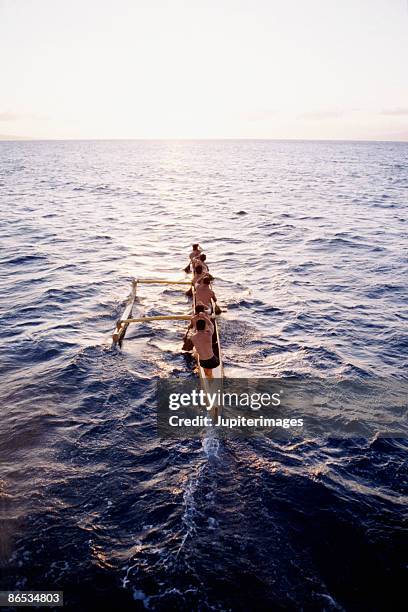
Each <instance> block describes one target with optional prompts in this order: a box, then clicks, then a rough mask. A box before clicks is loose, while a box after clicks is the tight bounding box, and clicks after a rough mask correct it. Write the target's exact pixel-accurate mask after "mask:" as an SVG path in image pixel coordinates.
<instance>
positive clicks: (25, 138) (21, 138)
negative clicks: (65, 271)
mask: <svg viewBox="0 0 408 612" xmlns="http://www.w3.org/2000/svg"><path fill="white" fill-rule="evenodd" d="M117 141H121V142H123V141H125V142H129V141H138V142H197V141H203V142H206V141H207V142H214V141H263V142H267V141H274V142H393V143H397V142H398V143H405V144H406V143H408V136H407V138H406V140H393V139H388V138H387V139H376V138H370V139H368V138H253V137H231V138H228V137H227V138H120V137H115V138H43V137H39V138H32V137H30V136H11V135H10V136H8V135H7V134H0V142H117Z"/></svg>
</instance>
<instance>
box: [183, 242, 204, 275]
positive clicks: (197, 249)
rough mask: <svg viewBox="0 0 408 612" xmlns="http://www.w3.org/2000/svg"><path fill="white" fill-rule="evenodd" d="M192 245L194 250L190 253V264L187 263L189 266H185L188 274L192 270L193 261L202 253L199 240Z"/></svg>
mask: <svg viewBox="0 0 408 612" xmlns="http://www.w3.org/2000/svg"><path fill="white" fill-rule="evenodd" d="M191 246H192V248H193V250H192V251H191V253H190V255H189V258H190V261H189V263H188V265H187V266H186V267H185V268H184V272H185V273H186V274H188V273H189V272H191V267H190V265H191V262H192V261H193V260H194V259H195V258H196V257H199V255H200V254H201V247H200V245H199V244H198V242H194V244H192V245H191Z"/></svg>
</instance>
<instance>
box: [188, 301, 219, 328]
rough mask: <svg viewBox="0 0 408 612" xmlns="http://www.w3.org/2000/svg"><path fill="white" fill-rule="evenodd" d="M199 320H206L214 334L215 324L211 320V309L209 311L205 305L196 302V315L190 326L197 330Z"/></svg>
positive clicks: (192, 318)
mask: <svg viewBox="0 0 408 612" xmlns="http://www.w3.org/2000/svg"><path fill="white" fill-rule="evenodd" d="M199 319H204V321H206V323H207V325H208V327H209V328H210V329H212V333H214V323H213V322H212V320H211V308H209V309H207V308H206V307H205V304H202V303H200V302H196V307H195V314H193V316H192V317H191V322H190V325H191V327H193V328H194V329H196V328H197V321H198V320H199Z"/></svg>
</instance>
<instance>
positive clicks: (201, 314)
mask: <svg viewBox="0 0 408 612" xmlns="http://www.w3.org/2000/svg"><path fill="white" fill-rule="evenodd" d="M199 319H203V320H204V321H205V322H206V324H207V326H208V329H209V330H210V331H211V334H213V333H214V323H213V322H212V320H211V314H210V312H209V311H208V310H207V309H206V307H205V306H204V304H196V307H195V310H194V314H193V316H192V317H191V319H190V323H189V326H188V327H187V331H186V333H185V335H184V340H183V347H182V349H181V350H182V351H192V350H193V347H194V345H193V342H192V340H191V334H190V330H191V329H192V330H193V331H197V321H198V320H199Z"/></svg>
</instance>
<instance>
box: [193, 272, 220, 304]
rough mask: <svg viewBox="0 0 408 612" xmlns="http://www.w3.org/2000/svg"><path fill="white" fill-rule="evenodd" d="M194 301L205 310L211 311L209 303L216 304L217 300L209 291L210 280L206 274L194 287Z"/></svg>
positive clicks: (210, 290) (212, 292) (211, 291)
mask: <svg viewBox="0 0 408 612" xmlns="http://www.w3.org/2000/svg"><path fill="white" fill-rule="evenodd" d="M195 289H196V301H197V302H201V303H202V304H204V306H205V307H206V308H209V309H210V310H212V308H211V306H212V304H211V302H216V301H217V298H216V295H215V293H214V291H213V290H212V289H211V280H210V277H209V276H208V274H205V275H204V276H203V278H202V280H201V282H200V283H198V284H197V285H196V286H195Z"/></svg>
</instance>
